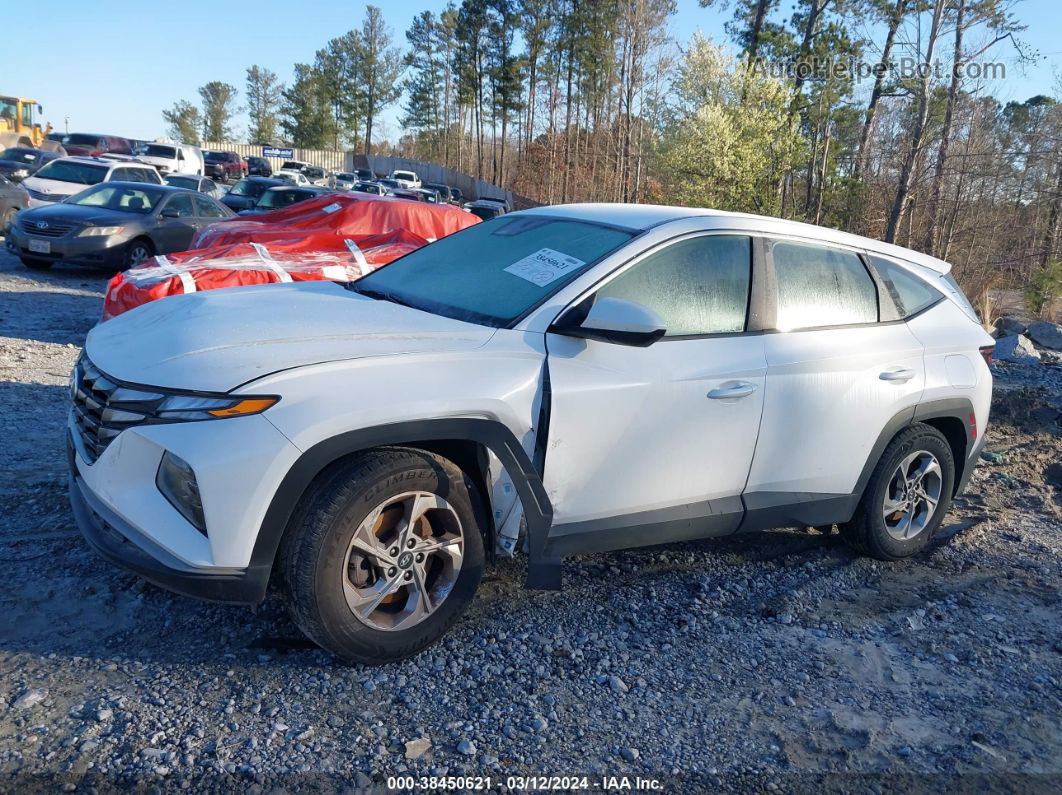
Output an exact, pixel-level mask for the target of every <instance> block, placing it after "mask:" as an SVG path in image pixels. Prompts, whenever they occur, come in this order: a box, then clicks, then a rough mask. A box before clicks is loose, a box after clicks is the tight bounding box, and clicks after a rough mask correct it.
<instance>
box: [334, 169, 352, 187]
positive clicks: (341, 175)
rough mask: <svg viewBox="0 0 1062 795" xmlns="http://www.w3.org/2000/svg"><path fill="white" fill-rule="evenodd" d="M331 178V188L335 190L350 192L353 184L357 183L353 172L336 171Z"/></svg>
mask: <svg viewBox="0 0 1062 795" xmlns="http://www.w3.org/2000/svg"><path fill="white" fill-rule="evenodd" d="M332 176H333V177H334V179H335V184H333V185H332V187H334V188H336V189H337V190H351V189H353V187H354V185H355V183H357V182H358V175H357V174H355V173H354V172H353V171H337V172H336V173H335V174H333V175H332Z"/></svg>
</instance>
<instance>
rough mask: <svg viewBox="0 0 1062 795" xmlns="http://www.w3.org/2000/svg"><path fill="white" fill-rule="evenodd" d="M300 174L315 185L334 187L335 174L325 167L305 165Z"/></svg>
mask: <svg viewBox="0 0 1062 795" xmlns="http://www.w3.org/2000/svg"><path fill="white" fill-rule="evenodd" d="M302 175H303V176H304V177H306V179H308V180H309V181H310V184H311V185H317V186H318V187H321V188H334V187H335V186H336V184H335V175H333V174H332V172H331V171H329V170H328V169H327V168H321V167H320V166H306V168H304V169H303V170H302Z"/></svg>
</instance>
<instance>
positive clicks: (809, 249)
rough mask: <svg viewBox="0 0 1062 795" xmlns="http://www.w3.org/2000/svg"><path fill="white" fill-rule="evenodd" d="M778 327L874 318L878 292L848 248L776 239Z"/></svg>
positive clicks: (818, 324)
mask: <svg viewBox="0 0 1062 795" xmlns="http://www.w3.org/2000/svg"><path fill="white" fill-rule="evenodd" d="M772 253H773V257H774V270H775V278H776V280H777V284H778V320H777V326H778V328H779V329H780V330H782V331H792V330H794V329H801V328H816V327H819V326H844V325H852V324H856V323H876V322H877V321H878V291H877V287H876V286H875V284H874V280H873V279H871V278H870V274H869V273H867V269H866V267H865V266H864V265H863V261H862V260H861V259H859V257H858V256H856V255H855V254H853V253H852V252H850V251H843V250H841V249H835V248H828V247H826V246H815V245H808V244H806V243H790V242H788V241H777V242H775V243H774V245H773V247H772Z"/></svg>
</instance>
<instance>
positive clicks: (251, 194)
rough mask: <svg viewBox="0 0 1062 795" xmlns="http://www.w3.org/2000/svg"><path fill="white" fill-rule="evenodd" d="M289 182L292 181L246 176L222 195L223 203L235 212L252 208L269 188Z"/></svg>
mask: <svg viewBox="0 0 1062 795" xmlns="http://www.w3.org/2000/svg"><path fill="white" fill-rule="evenodd" d="M288 184H290V183H288V182H287V181H286V180H283V179H273V178H270V177H244V178H243V179H241V180H240V181H239V182H237V183H236V184H235V185H233V186H232V188H230V189H229V192H228V193H226V194H225V195H224V196H222V197H221V203H222V204H224V205H225V206H226V207H228V208H229V209H230V210H233V211H235V212H240V210H250V209H251V208H252V207H254V206H255V204H256V203H257V202H258V199H259V198H261V196H262V194H263V193H265V192H266V191H267V190H269V188H276V187H283V186H285V185H288Z"/></svg>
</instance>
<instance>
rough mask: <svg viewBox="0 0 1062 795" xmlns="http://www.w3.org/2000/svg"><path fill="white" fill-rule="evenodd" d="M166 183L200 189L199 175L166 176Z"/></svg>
mask: <svg viewBox="0 0 1062 795" xmlns="http://www.w3.org/2000/svg"><path fill="white" fill-rule="evenodd" d="M166 184H167V185H172V186H173V187H175V188H184V189H185V190H199V177H166Z"/></svg>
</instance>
